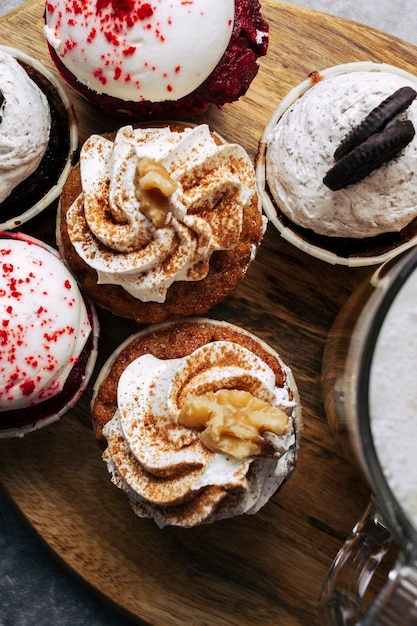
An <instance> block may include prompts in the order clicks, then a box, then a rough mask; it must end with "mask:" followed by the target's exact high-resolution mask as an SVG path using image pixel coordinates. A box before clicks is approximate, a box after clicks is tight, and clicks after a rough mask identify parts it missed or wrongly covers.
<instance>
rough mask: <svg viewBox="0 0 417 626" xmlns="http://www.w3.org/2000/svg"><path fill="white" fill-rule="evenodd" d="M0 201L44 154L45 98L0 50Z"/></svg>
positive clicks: (47, 116)
mask: <svg viewBox="0 0 417 626" xmlns="http://www.w3.org/2000/svg"><path fill="white" fill-rule="evenodd" d="M0 94H1V95H0V202H3V200H5V199H6V198H7V197H8V196H9V195H10V193H11V192H12V191H13V189H14V188H15V187H17V185H18V184H19V183H20V182H22V181H23V180H25V179H26V178H27V177H28V176H30V174H32V173H33V172H34V171H35V170H36V169H37V167H38V165H39V163H40V162H41V160H42V157H43V155H44V154H45V151H46V148H47V146H48V141H49V133H50V127H51V117H50V111H49V105H48V100H47V98H46V96H45V95H44V94H43V93H42V91H41V90H40V89H39V87H38V86H37V85H36V84H35V83H34V82H33V81H32V80H31V79H30V78H29V76H28V74H27V73H26V72H25V70H24V69H23V67H22V66H21V65H19V63H18V62H17V61H16V60H15V59H14V58H13V57H12V56H11V55H10V54H7V53H6V52H4V51H3V50H0Z"/></svg>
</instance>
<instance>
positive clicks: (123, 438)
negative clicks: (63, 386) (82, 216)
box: [92, 318, 301, 527]
mask: <svg viewBox="0 0 417 626" xmlns="http://www.w3.org/2000/svg"><path fill="white" fill-rule="evenodd" d="M92 417H93V421H94V424H95V430H96V437H97V440H98V442H99V444H100V445H101V446H102V449H103V459H104V461H105V462H106V464H107V467H108V470H109V472H110V474H111V479H112V481H113V483H114V484H115V485H116V486H117V487H119V488H120V489H122V490H123V491H124V492H125V493H126V494H127V497H128V500H129V502H130V505H131V506H132V508H133V510H134V512H135V513H136V514H137V515H138V516H139V517H143V518H151V519H153V520H154V521H155V522H156V523H157V524H158V526H160V527H163V526H166V525H173V526H182V527H192V526H197V525H200V524H204V523H210V522H214V521H216V520H220V519H223V518H229V517H233V516H237V515H241V514H244V513H246V514H253V513H256V512H257V511H259V509H260V508H261V507H263V506H264V505H265V504H266V503H267V502H268V501H269V499H270V498H271V497H272V496H273V494H274V493H275V492H276V491H277V490H278V489H279V488H280V487H281V486H282V485H283V484H284V482H285V481H286V480H287V479H288V478H289V476H290V475H291V473H292V471H293V469H294V467H295V464H296V460H297V455H298V447H299V437H300V429H301V408H300V401H299V397H298V391H297V386H296V384H295V381H294V379H293V376H292V373H291V371H290V369H289V368H288V367H287V366H286V365H285V364H284V363H283V362H282V360H281V358H280V357H279V355H278V354H277V353H276V352H275V351H274V350H272V349H271V348H270V347H269V346H268V345H266V344H265V343H264V342H263V341H261V340H260V339H258V338H257V337H255V336H254V335H252V334H250V333H248V332H247V331H245V330H243V329H241V328H238V327H236V326H233V325H232V324H229V323H226V322H219V321H213V320H209V319H205V318H194V319H192V320H183V321H177V322H175V321H174V322H167V323H164V324H160V325H156V326H154V327H150V328H148V329H146V330H143V331H141V332H139V333H138V334H136V335H134V336H132V337H130V338H129V339H127V340H126V341H125V342H124V343H123V344H122V345H121V346H120V347H119V349H118V350H116V352H115V353H114V354H113V355H112V356H111V357H110V359H109V360H108V362H107V363H106V364H105V365H104V367H103V369H102V371H101V373H100V374H99V376H98V378H97V380H96V384H95V388H94V396H93V403H92Z"/></svg>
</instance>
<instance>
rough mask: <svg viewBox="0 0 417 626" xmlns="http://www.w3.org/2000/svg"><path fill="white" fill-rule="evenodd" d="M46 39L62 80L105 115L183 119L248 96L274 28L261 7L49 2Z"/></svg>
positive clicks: (240, 0) (204, 2) (241, 2)
mask: <svg viewBox="0 0 417 626" xmlns="http://www.w3.org/2000/svg"><path fill="white" fill-rule="evenodd" d="M45 37H46V40H47V43H48V46H49V50H50V53H51V56H52V59H53V61H54V62H55V64H56V66H57V68H58V70H59V71H60V72H61V74H62V76H63V78H64V79H65V80H66V81H68V83H69V84H70V85H71V86H72V87H73V88H74V89H76V90H77V91H78V92H80V93H81V94H82V95H83V96H85V97H86V98H87V99H88V100H90V101H91V102H92V103H94V104H95V105H97V106H99V107H101V108H102V109H103V110H105V111H107V112H109V113H111V114H112V115H119V116H123V117H125V116H130V117H132V119H135V120H136V121H139V120H142V121H143V120H147V119H149V118H154V119H184V118H186V117H188V116H189V115H193V114H197V113H202V112H203V111H205V110H206V109H207V107H208V106H209V105H210V104H214V105H217V106H222V105H223V104H225V103H226V102H234V101H235V100H237V99H238V98H239V97H240V96H242V95H243V94H245V93H246V91H247V89H248V88H249V86H250V84H251V82H252V80H253V79H254V77H255V76H256V74H257V71H258V68H259V66H258V63H257V59H258V58H259V57H260V56H262V55H265V54H266V51H267V46H268V24H267V23H266V22H265V20H264V19H263V17H262V15H261V8H260V4H259V2H258V0H221V1H220V2H213V0H194V1H193V2H179V1H178V0H177V1H176V2H158V3H148V2H142V1H141V0H131V1H130V2H116V1H113V2H99V1H98V0H84V2H82V3H80V2H79V1H77V0H48V2H46V9H45Z"/></svg>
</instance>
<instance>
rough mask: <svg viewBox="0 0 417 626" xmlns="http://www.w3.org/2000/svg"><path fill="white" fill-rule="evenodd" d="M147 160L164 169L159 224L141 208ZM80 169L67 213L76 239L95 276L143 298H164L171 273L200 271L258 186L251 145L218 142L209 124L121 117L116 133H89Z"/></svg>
mask: <svg viewBox="0 0 417 626" xmlns="http://www.w3.org/2000/svg"><path fill="white" fill-rule="evenodd" d="M144 161H145V162H147V163H149V162H150V163H151V164H154V165H155V164H156V165H157V166H158V168H159V169H158V176H160V178H161V179H162V182H161V181H160V180H159V179H158V182H157V183H156V184H157V189H156V191H155V193H158V194H159V196H161V195H162V196H163V200H162V201H163V203H164V209H163V211H164V218H163V220H162V222H161V223H156V222H155V221H154V220H153V219H151V218H150V216H149V212H148V210H143V209H144V207H143V206H142V203H143V189H142V190H141V189H140V186H141V178H140V176H141V175H140V174H138V165H140V164H142V163H143V162H144ZM154 165H153V166H154ZM153 166H152V167H153ZM80 168H81V179H82V188H83V193H82V194H81V195H80V196H79V197H78V198H77V199H76V201H75V202H74V203H73V205H72V206H71V207H70V210H69V211H68V213H67V223H68V234H69V237H70V239H71V242H72V244H73V246H74V247H75V250H76V252H77V254H78V255H79V256H80V257H81V258H82V259H83V260H84V261H85V262H86V263H87V264H89V265H90V267H92V268H93V269H95V270H96V271H97V275H98V283H99V284H117V285H120V286H122V287H123V288H124V289H125V290H126V291H127V292H128V293H130V294H131V295H133V296H134V297H136V298H138V299H139V300H141V301H143V302H146V301H154V302H164V300H165V296H166V292H167V290H168V288H169V287H170V285H171V284H172V283H173V282H174V281H179V280H181V281H190V280H191V281H193V280H200V279H202V278H204V277H205V276H206V275H207V273H208V270H209V261H210V257H211V255H212V253H213V252H215V251H216V250H226V249H230V248H233V247H234V246H235V245H236V244H237V243H238V241H239V236H240V233H241V230H242V223H243V210H244V207H245V206H247V205H248V204H250V202H251V201H252V198H253V195H254V193H255V177H254V170H253V165H252V163H251V161H250V159H249V156H248V155H247V153H246V152H245V151H244V149H243V148H242V147H241V146H239V145H237V144H223V143H222V144H220V145H219V144H218V143H217V142H216V141H215V140H214V138H213V136H212V135H211V133H210V131H209V128H208V127H207V126H206V125H200V126H197V127H192V128H186V129H185V130H183V131H178V132H177V131H172V130H171V129H170V128H169V127H162V128H151V129H133V128H132V127H131V126H125V127H123V128H121V129H120V130H119V131H118V133H117V135H116V138H115V140H114V142H113V141H110V140H109V139H106V138H104V137H102V136H99V135H93V136H92V137H90V138H89V139H88V140H87V142H86V143H85V144H84V146H83V148H82V151H81V157H80ZM151 169H152V168H151ZM153 175H154V172H153V171H152V172H151V176H153ZM168 183H169V184H168ZM166 184H168V187H169V189H170V191H167V192H166V194H167V195H164V193H163V192H161V186H163V187H164V188H165V185H166ZM143 187H147V185H143ZM159 200H160V198H159ZM159 200H158V202H159ZM151 202H152V200H151ZM158 202H156V205H155V206H156V207H157V211H158V210H159V209H158V206H159V205H158Z"/></svg>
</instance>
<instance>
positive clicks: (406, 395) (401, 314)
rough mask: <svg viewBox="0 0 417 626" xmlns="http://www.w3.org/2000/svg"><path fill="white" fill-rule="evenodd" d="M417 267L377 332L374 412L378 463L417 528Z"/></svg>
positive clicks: (372, 391)
mask: <svg viewBox="0 0 417 626" xmlns="http://www.w3.org/2000/svg"><path fill="white" fill-rule="evenodd" d="M416 373H417V270H414V272H413V273H412V274H411V276H410V277H409V278H408V279H407V281H406V283H405V284H404V286H403V287H402V288H401V290H400V292H399V293H398V295H397V296H396V298H395V300H394V302H393V304H392V306H391V308H390V310H389V312H388V314H387V316H386V319H385V320H384V323H383V326H382V329H381V331H380V334H379V336H378V340H377V344H376V349H375V353H374V356H373V360H372V368H371V377H370V414H371V427H372V432H373V438H374V443H375V447H376V451H377V455H378V458H379V461H380V464H381V466H382V468H383V471H384V474H385V476H386V479H387V481H388V484H389V486H390V488H391V490H392V492H393V494H394V497H395V498H396V499H397V501H398V502H399V503H400V505H401V506H402V507H403V509H404V511H405V513H406V515H407V517H408V518H409V520H410V522H411V523H412V524H413V526H414V527H415V528H416V529H417V374H416Z"/></svg>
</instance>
